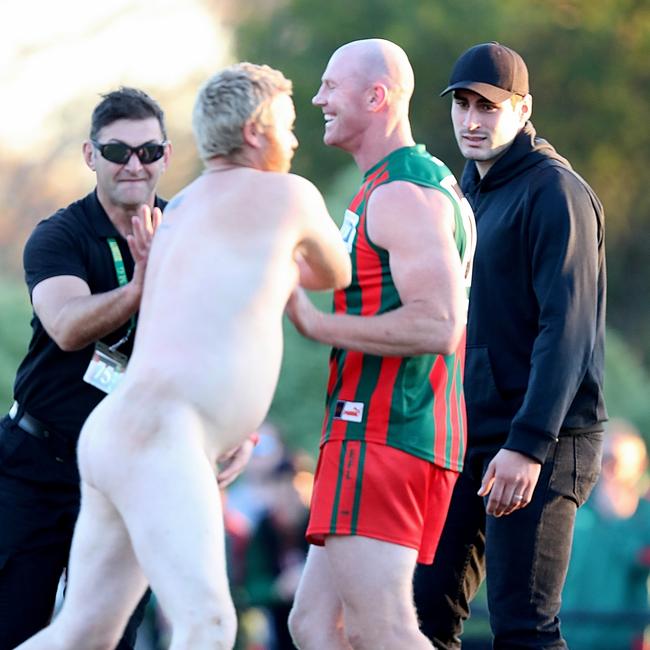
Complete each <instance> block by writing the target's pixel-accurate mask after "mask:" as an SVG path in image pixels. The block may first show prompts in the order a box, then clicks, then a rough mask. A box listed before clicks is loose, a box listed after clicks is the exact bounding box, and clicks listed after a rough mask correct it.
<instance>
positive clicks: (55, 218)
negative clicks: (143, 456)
mask: <svg viewBox="0 0 650 650" xmlns="http://www.w3.org/2000/svg"><path fill="white" fill-rule="evenodd" d="M156 205H157V206H158V207H160V208H161V209H162V208H163V207H164V205H165V202H164V201H162V200H160V199H158V198H156ZM111 237H112V238H114V239H115V240H116V241H117V243H118V246H119V248H120V252H121V253H122V259H123V260H124V266H125V270H126V275H127V277H128V278H129V279H130V278H131V277H132V276H133V266H134V263H133V258H132V257H131V253H130V251H129V247H128V245H127V242H126V240H125V239H124V238H123V237H122V236H121V235H120V234H119V233H118V232H117V230H116V228H115V226H114V225H113V224H112V223H111V221H110V219H109V218H108V215H107V214H106V212H105V210H104V208H103V207H102V206H101V204H100V202H99V200H98V199H97V194H96V192H92V193H90V194H88V196H86V197H84V198H83V199H80V200H79V201H76V202H74V203H72V204H71V205H69V206H68V207H67V208H63V209H61V210H59V211H58V212H56V213H55V214H54V215H52V216H51V217H50V218H49V219H45V220H44V221H41V222H40V223H39V224H38V225H37V226H36V228H35V229H34V232H33V233H32V234H31V236H30V237H29V239H28V241H27V244H26V245H25V251H24V254H23V264H24V267H25V281H26V282H27V287H28V288H29V294H30V297H31V294H32V291H33V289H34V287H35V286H36V285H37V284H38V283H39V282H41V281H43V280H46V279H47V278H51V277H55V276H60V275H74V276H76V277H79V278H81V279H82V280H83V281H84V282H86V283H87V284H88V286H89V287H90V292H91V293H93V294H96V293H104V292H106V291H111V290H112V289H116V288H117V287H118V286H119V283H118V281H117V274H116V271H115V264H114V262H113V256H112V254H111V250H110V247H109V244H108V239H109V238H111ZM31 325H32V338H31V341H30V344H29V349H28V351H27V355H26V356H25V358H24V359H23V362H22V363H21V364H20V366H19V367H18V371H17V373H16V382H15V384H14V398H15V399H16V400H17V401H18V402H19V404H20V405H21V406H22V407H23V409H24V410H25V411H27V413H29V414H30V415H32V416H34V417H36V418H38V419H39V420H41V422H43V423H44V424H45V425H47V427H48V428H49V429H51V430H53V431H57V432H59V433H62V434H64V435H66V436H70V438H71V439H76V438H77V437H78V435H79V432H80V431H81V427H82V425H83V423H84V421H85V419H86V418H87V417H88V415H89V414H90V412H91V411H92V410H93V409H94V408H95V406H96V405H97V404H98V403H99V401H100V400H101V399H102V398H103V397H104V396H105V393H103V392H102V391H100V390H99V389H97V388H95V387H94V386H91V385H90V384H87V383H86V382H84V381H83V375H84V373H85V371H86V368H87V367H88V364H89V363H90V359H91V357H92V354H93V350H94V348H95V346H94V344H92V345H88V346H87V347H85V348H84V349H83V350H77V351H74V352H64V351H63V350H61V349H60V348H59V346H58V345H57V344H56V343H55V342H54V341H53V340H52V339H51V338H50V337H49V336H48V334H47V332H46V331H45V329H44V328H43V326H42V325H41V322H40V320H39V319H38V317H37V316H36V314H33V317H32V323H31ZM128 326H129V324H128V323H126V324H125V325H124V326H122V327H120V328H119V329H118V330H116V331H115V332H113V333H112V334H110V335H108V336H106V337H104V338H103V339H102V340H103V341H104V342H105V343H107V344H108V345H111V344H113V343H115V342H116V341H119V339H120V338H121V337H122V336H124V335H125V334H126V332H127V330H128ZM133 338H134V337H133V334H132V335H131V337H130V340H129V341H128V342H127V343H125V344H124V345H123V346H122V347H120V352H122V353H124V354H126V355H129V354H130V353H131V348H132V345H133Z"/></svg>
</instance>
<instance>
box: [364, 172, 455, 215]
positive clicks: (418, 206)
mask: <svg viewBox="0 0 650 650" xmlns="http://www.w3.org/2000/svg"><path fill="white" fill-rule="evenodd" d="M368 212H369V214H371V215H372V218H373V219H375V218H376V217H379V218H381V215H389V216H392V217H394V216H395V215H396V214H398V215H400V220H401V219H402V218H404V219H410V218H419V216H421V215H422V214H423V213H431V212H434V213H436V214H442V215H444V214H452V213H453V204H452V202H451V199H450V198H449V197H448V196H446V195H445V194H444V193H443V192H441V191H440V190H437V189H435V188H433V187H425V186H423V185H416V184H415V183H410V182H408V181H393V182H392V183H386V184H384V185H381V186H380V187H378V188H377V189H376V190H375V191H374V192H373V193H372V194H371V196H370V201H369V203H368Z"/></svg>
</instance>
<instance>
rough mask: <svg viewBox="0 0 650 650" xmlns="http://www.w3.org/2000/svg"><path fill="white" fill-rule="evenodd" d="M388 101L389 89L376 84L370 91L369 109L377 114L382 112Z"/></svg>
mask: <svg viewBox="0 0 650 650" xmlns="http://www.w3.org/2000/svg"><path fill="white" fill-rule="evenodd" d="M387 101H388V88H387V87H386V86H385V85H384V84H381V83H376V84H374V85H373V86H372V87H371V88H370V90H369V91H368V107H369V108H370V110H371V111H372V112H373V113H375V112H377V111H380V110H381V109H382V108H383V107H384V106H385V105H386V102H387Z"/></svg>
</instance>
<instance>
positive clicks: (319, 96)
mask: <svg viewBox="0 0 650 650" xmlns="http://www.w3.org/2000/svg"><path fill="white" fill-rule="evenodd" d="M311 103H312V104H313V105H314V106H323V105H324V104H325V101H324V99H323V87H322V86H321V87H320V88H319V89H318V92H317V93H316V94H315V95H314V96H313V97H312V100H311Z"/></svg>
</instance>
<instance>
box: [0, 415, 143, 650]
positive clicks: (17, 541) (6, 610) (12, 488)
mask: <svg viewBox="0 0 650 650" xmlns="http://www.w3.org/2000/svg"><path fill="white" fill-rule="evenodd" d="M53 445H56V448H53V447H52V445H48V444H47V443H46V442H45V441H43V440H40V439H37V438H34V437H32V436H30V435H28V434H26V433H25V432H24V431H22V430H21V429H19V428H18V427H17V426H16V424H15V423H14V422H12V421H11V420H10V419H9V418H4V419H3V420H2V421H0V650H12V649H13V648H15V647H16V646H17V645H19V644H20V643H22V642H23V641H24V640H25V639H28V638H29V637H30V636H32V635H34V634H36V632H38V631H39V630H40V629H42V628H43V627H45V626H46V625H47V624H48V623H49V621H50V618H51V617H52V611H53V609H54V602H55V598H56V590H57V586H58V583H59V579H60V577H61V574H62V573H63V571H64V569H65V567H66V566H67V563H68V554H69V552H70V543H71V541H72V533H73V530H74V523H75V521H76V518H77V515H78V513H79V502H80V494H79V475H78V473H77V468H76V460H75V457H74V447H71V448H70V449H66V448H65V447H66V446H65V444H63V443H62V441H55V442H54V443H53ZM56 458H59V459H61V460H56ZM101 588H102V586H101V584H98V585H97V589H98V590H99V589H101ZM149 595H150V592H147V594H146V595H145V597H144V598H143V599H142V601H141V602H140V604H139V605H138V608H137V609H136V612H135V613H134V615H133V617H132V618H131V620H130V621H129V624H128V626H127V628H126V631H125V633H124V637H123V638H122V639H121V641H120V643H119V645H118V646H117V649H118V650H132V649H133V648H134V646H135V638H136V634H137V628H138V625H139V624H140V622H141V621H142V618H143V616H144V609H145V605H146V602H147V600H148V599H149Z"/></svg>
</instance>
